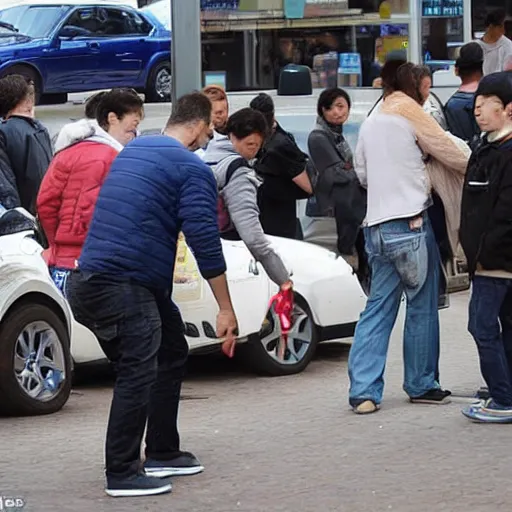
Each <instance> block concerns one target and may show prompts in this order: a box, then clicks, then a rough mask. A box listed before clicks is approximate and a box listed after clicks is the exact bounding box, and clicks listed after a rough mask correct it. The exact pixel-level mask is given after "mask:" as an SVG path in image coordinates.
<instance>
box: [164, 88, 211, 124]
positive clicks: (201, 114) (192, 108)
mask: <svg viewBox="0 0 512 512" xmlns="http://www.w3.org/2000/svg"><path fill="white" fill-rule="evenodd" d="M200 121H204V122H205V123H206V124H207V125H210V123H211V121H212V102H211V101H210V100H209V99H208V97H207V96H206V95H205V94H203V93H202V92H199V91H194V92H191V93H189V94H185V95H183V96H182V97H181V98H179V99H178V100H177V101H176V102H175V103H174V104H173V105H172V112H171V117H169V120H168V121H167V127H170V126H179V125H184V124H190V123H198V122H200Z"/></svg>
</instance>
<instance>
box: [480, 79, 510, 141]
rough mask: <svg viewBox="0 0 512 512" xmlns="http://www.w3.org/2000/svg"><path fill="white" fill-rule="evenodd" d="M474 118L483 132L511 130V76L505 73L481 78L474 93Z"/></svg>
mask: <svg viewBox="0 0 512 512" xmlns="http://www.w3.org/2000/svg"><path fill="white" fill-rule="evenodd" d="M475 118H476V121H477V123H478V126H479V127H480V129H481V130H482V131H484V132H496V131H499V130H502V129H504V128H506V127H507V126H510V127H511V128H512V75H511V73H509V72H507V71H503V72H500V73H492V74H491V75H487V76H485V77H484V78H482V81H481V82H480V84H479V85H478V89H477V91H476V93H475Z"/></svg>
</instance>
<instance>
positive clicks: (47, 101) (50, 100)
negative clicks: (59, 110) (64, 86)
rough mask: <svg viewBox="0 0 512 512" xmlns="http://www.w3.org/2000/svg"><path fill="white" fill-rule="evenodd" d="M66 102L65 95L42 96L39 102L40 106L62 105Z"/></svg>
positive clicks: (66, 96) (66, 97)
mask: <svg viewBox="0 0 512 512" xmlns="http://www.w3.org/2000/svg"><path fill="white" fill-rule="evenodd" d="M67 102H68V95H67V93H65V92H64V93H52V94H43V95H42V96H41V98H40V100H39V104H40V105H64V104H65V103H67Z"/></svg>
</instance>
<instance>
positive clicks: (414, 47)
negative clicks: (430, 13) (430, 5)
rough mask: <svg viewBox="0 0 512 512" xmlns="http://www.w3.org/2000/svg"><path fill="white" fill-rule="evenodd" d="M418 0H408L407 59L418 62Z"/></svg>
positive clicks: (420, 30) (419, 61)
mask: <svg viewBox="0 0 512 512" xmlns="http://www.w3.org/2000/svg"><path fill="white" fill-rule="evenodd" d="M421 14H422V13H421V8H420V0H409V52H408V53H409V60H410V61H411V62H413V63H414V64H420V63H421V62H422V61H423V58H422V36H423V34H422V32H423V30H422V16H421Z"/></svg>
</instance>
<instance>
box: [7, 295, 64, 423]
mask: <svg viewBox="0 0 512 512" xmlns="http://www.w3.org/2000/svg"><path fill="white" fill-rule="evenodd" d="M22 336H23V338H22ZM20 339H22V340H23V342H21V341H20ZM43 343H44V346H45V349H44V351H43V352H42V353H40V352H39V349H40V347H41V345H42V344H43ZM25 356H28V357H25ZM42 356H44V358H43V357H42ZM52 367H53V369H52ZM23 372H24V373H25V375H24V376H22V375H21V374H22V373H23ZM71 373H72V365H71V354H70V343H69V335H68V331H67V328H66V326H65V324H64V322H63V321H62V320H61V319H60V318H59V316H58V315H57V314H56V313H55V312H54V311H53V310H52V309H51V308H50V307H49V306H47V305H45V304H34V303H24V304H21V305H19V306H18V307H16V308H15V309H13V310H12V311H11V312H10V313H8V314H7V316H6V317H5V318H4V319H3V321H2V323H1V324H0V414H1V415H4V416H5V415H8V416H35V415H42V414H52V413H54V412H57V411H59V410H60V409H61V408H62V407H63V406H64V404H65V403H66V402H67V400H68V398H69V395H70V393H71V381H72V374H71ZM21 380H23V381H24V384H23V385H22V382H21ZM34 386H35V387H34ZM38 389H39V393H37V390H38ZM30 391H31V392H32V395H31V394H30ZM36 395H37V396H36Z"/></svg>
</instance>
